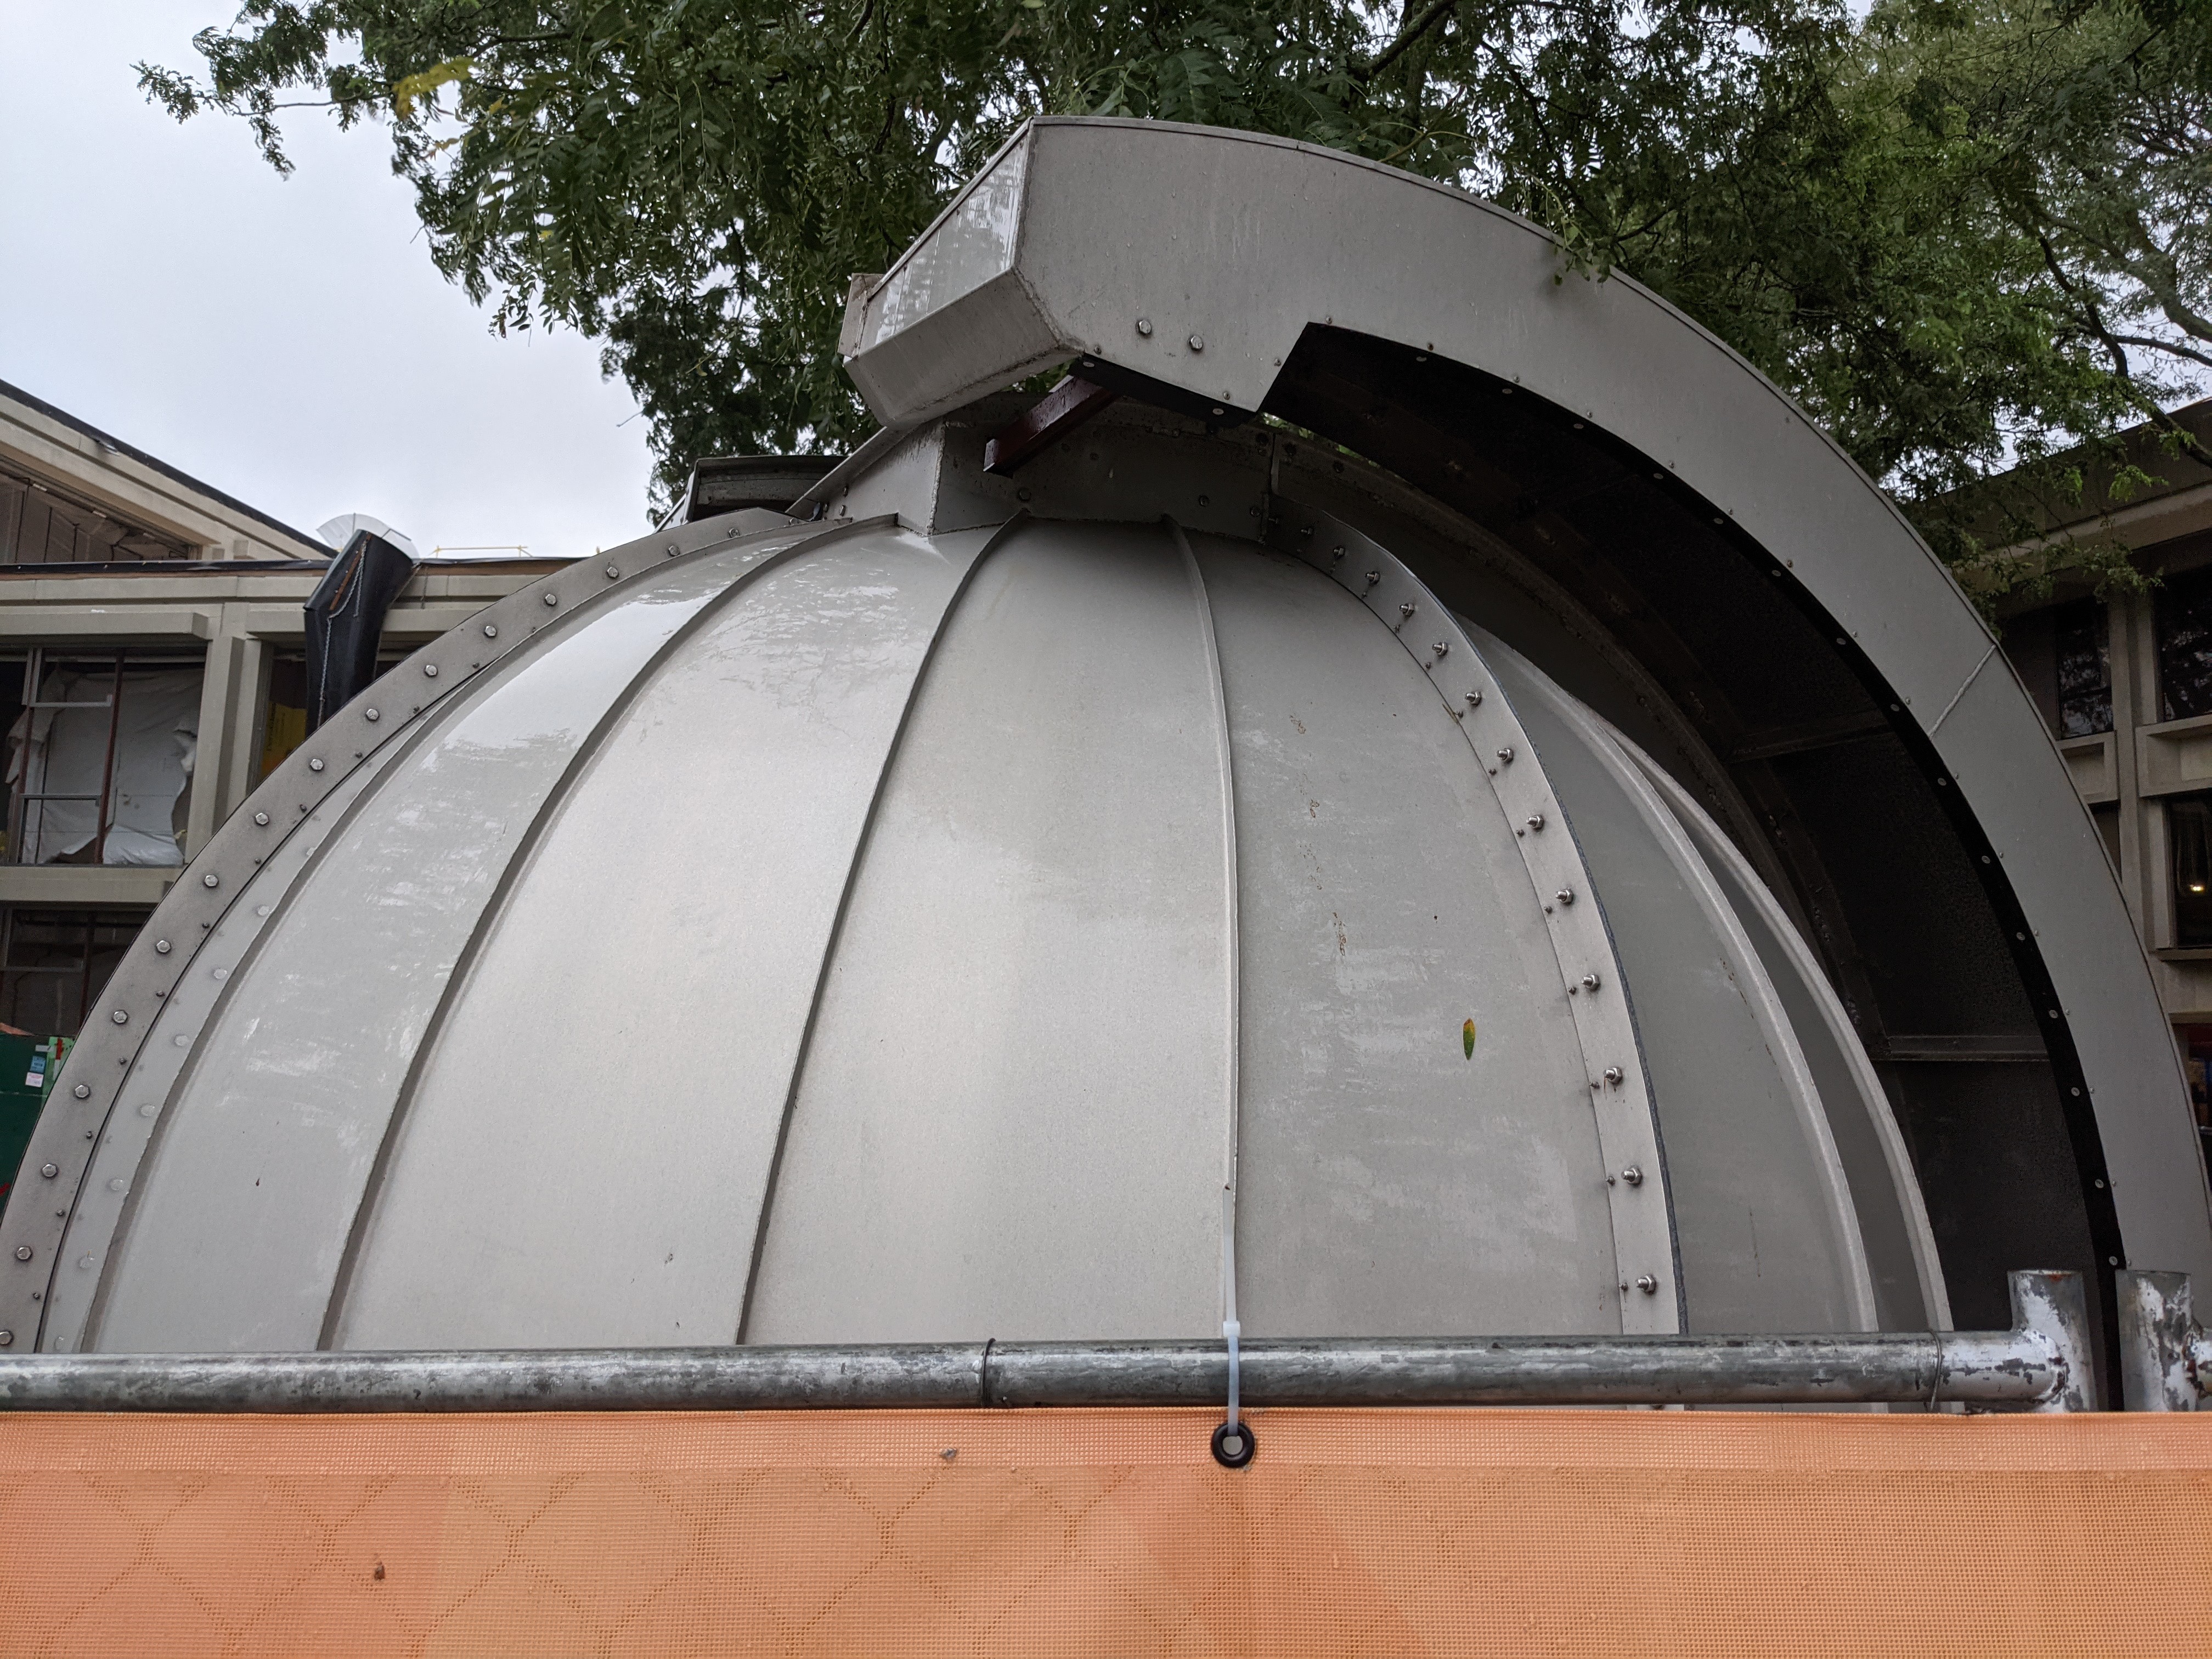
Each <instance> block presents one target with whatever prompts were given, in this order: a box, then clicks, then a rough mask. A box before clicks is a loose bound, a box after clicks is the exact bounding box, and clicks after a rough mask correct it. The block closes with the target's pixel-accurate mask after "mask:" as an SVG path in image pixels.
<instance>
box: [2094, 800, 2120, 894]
mask: <svg viewBox="0 0 2212 1659" xmlns="http://www.w3.org/2000/svg"><path fill="white" fill-rule="evenodd" d="M2089 821H2090V822H2091V823H2094V824H2095V825H2096V826H2097V834H2098V835H2099V836H2100V837H2101V838H2102V839H2103V841H2104V843H2105V856H2106V858H2108V859H2110V860H2112V874H2113V876H2114V877H2115V878H2118V875H2119V873H2120V808H2119V803H2118V802H2117V801H2100V803H2098V804H2097V805H2094V806H2093V807H2091V808H2090V809H2089Z"/></svg>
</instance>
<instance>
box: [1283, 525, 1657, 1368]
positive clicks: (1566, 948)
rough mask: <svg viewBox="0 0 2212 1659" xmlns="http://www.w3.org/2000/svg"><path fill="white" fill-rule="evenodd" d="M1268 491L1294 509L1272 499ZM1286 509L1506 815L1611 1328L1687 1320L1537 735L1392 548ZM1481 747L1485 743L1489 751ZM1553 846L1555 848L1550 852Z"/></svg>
mask: <svg viewBox="0 0 2212 1659" xmlns="http://www.w3.org/2000/svg"><path fill="white" fill-rule="evenodd" d="M1276 500H1277V501H1278V502H1280V503H1281V504H1282V505H1283V506H1285V507H1291V504H1290V503H1288V502H1284V501H1282V498H1281V497H1279V496H1278V497H1276ZM1291 512H1292V513H1295V514H1297V515H1298V516H1300V517H1301V520H1302V522H1301V525H1300V526H1299V528H1298V529H1297V531H1291V530H1289V529H1288V528H1287V526H1285V527H1284V528H1283V529H1282V531H1281V532H1280V533H1279V542H1280V544H1283V545H1285V546H1286V547H1287V548H1288V550H1290V552H1291V556H1293V557H1295V558H1297V559H1298V560H1300V561H1301V562H1304V563H1305V564H1307V565H1310V566H1311V567H1312V568H1314V569H1316V570H1318V571H1320V572H1321V573H1322V574H1323V575H1325V576H1327V577H1328V578H1329V579H1330V580H1332V581H1334V583H1335V584H1336V585H1337V586H1340V587H1341V588H1343V589H1344V590H1345V591H1346V592H1348V593H1350V594H1351V595H1352V597H1353V598H1354V599H1358V601H1359V602H1360V604H1361V605H1364V606H1365V607H1366V609H1367V610H1368V611H1369V612H1370V614H1371V615H1373V616H1374V617H1375V618H1376V620H1377V621H1378V622H1380V623H1383V625H1384V626H1385V627H1387V628H1389V629H1390V631H1391V632H1392V633H1393V634H1395V635H1397V637H1398V642H1399V644H1400V645H1401V646H1402V647H1404V648H1405V650H1406V652H1407V654H1408V655H1409V656H1411V657H1412V658H1413V659H1414V661H1415V662H1416V663H1418V664H1419V666H1420V668H1421V671H1422V672H1423V673H1424V674H1425V676H1426V677H1427V678H1428V681H1429V684H1430V685H1431V687H1432V688H1433V689H1434V690H1435V691H1436V694H1437V697H1438V698H1439V699H1440V700H1441V701H1442V702H1443V705H1444V708H1445V711H1446V712H1447V713H1448V714H1450V715H1451V717H1452V719H1453V720H1455V721H1456V722H1457V723H1458V726H1459V728H1460V734H1461V735H1462V737H1463V738H1466V740H1467V744H1468V748H1469V749H1470V750H1472V751H1473V752H1474V759H1475V763H1476V764H1477V765H1479V766H1480V768H1481V769H1482V771H1483V775H1484V776H1485V777H1486V779H1487V780H1488V781H1489V783H1490V786H1491V789H1492V793H1493V794H1494V795H1495V797H1496V799H1497V801H1498V807H1499V809H1500V810H1501V811H1503V812H1504V815H1505V820H1506V822H1507V823H1509V824H1510V825H1512V826H1513V830H1514V845H1515V847H1516V848H1517V849H1518V851H1519V852H1520V854H1521V863H1522V870H1523V871H1524V872H1526V874H1527V875H1528V881H1529V884H1530V886H1531V887H1532V888H1533V889H1534V893H1535V897H1536V902H1537V903H1538V905H1539V906H1540V907H1541V909H1542V911H1543V915H1544V920H1545V923H1546V929H1545V931H1546V933H1547V936H1548V938H1549V939H1550V940H1551V942H1552V949H1553V955H1554V957H1555V959H1556V963H1557V965H1558V968H1559V982H1560V987H1561V993H1562V994H1564V995H1565V997H1566V998H1567V999H1568V1003H1569V1010H1570V1012H1569V1018H1570V1019H1571V1022H1572V1024H1573V1028H1574V1033H1575V1040H1576V1042H1577V1046H1578V1048H1579V1049H1580V1051H1581V1054H1582V1059H1583V1073H1584V1076H1585V1078H1586V1079H1587V1080H1588V1083H1589V1091H1588V1092H1589V1101H1590V1108H1591V1115H1592V1117H1593V1119H1594V1120H1595V1127H1596V1133H1597V1143H1598V1155H1599V1157H1600V1158H1602V1159H1603V1160H1604V1164H1605V1177H1606V1209H1607V1216H1608V1218H1609V1219H1610V1221H1611V1225H1612V1232H1613V1265H1614V1267H1615V1269H1616V1273H1615V1278H1616V1280H1617V1282H1618V1284H1619V1286H1620V1289H1619V1291H1618V1295H1619V1297H1620V1304H1619V1306H1620V1326H1621V1329H1622V1331H1623V1332H1624V1333H1625V1334H1651V1333H1660V1332H1680V1331H1682V1330H1686V1328H1688V1325H1687V1321H1688V1303H1687V1299H1686V1296H1685V1295H1684V1292H1683V1286H1682V1275H1681V1258H1680V1249H1679V1248H1678V1246H1677V1243H1676V1241H1675V1237H1674V1199H1673V1195H1672V1194H1670V1193H1669V1192H1668V1183H1667V1176H1666V1167H1667V1166H1666V1157H1665V1151H1664V1148H1663V1146H1662V1144H1661V1140H1660V1133H1659V1115H1658V1111H1657V1109H1656V1105H1655V1104H1654V1103H1653V1100H1652V1097H1651V1085H1650V1072H1649V1069H1648V1068H1647V1066H1645V1064H1644V1046H1643V1042H1642V1039H1641V1038H1640V1037H1639V1036H1638V1034H1637V1030H1636V1023H1635V1015H1634V1011H1633V1010H1632V1008H1631V1006H1630V1005H1629V1001H1628V986H1627V981H1626V976H1625V975H1623V974H1622V972H1621V969H1620V956H1619V953H1618V952H1617V951H1615V950H1614V948H1613V932H1612V928H1611V927H1610V925H1609V924H1608V923H1607V921H1606V919H1605V914H1604V907H1603V904H1602V903H1601V901H1600V900H1599V897H1598V894H1597V887H1596V884H1595V882H1593V881H1592V880H1591V879H1590V875H1589V866H1588V864H1587V862H1586V861H1585V860H1584V859H1583V853H1582V848H1581V844H1580V843H1579V842H1577V839H1576V838H1575V836H1574V831H1573V826H1572V824H1571V823H1569V822H1568V819H1567V814H1566V811H1565V808H1564V807H1563V806H1562V805H1560V802H1559V795H1558V793H1557V792H1556V791H1555V790H1553V788H1552V787H1551V781H1550V779H1549V778H1548V777H1547V776H1546V775H1545V774H1544V769H1543V764H1542V763H1541V760H1540V759H1539V758H1538V757H1537V754H1536V748H1535V745H1534V744H1533V743H1531V742H1530V741H1529V738H1528V733H1527V732H1525V731H1524V730H1522V726H1521V722H1520V720H1519V718H1518V717H1517V716H1516V714H1514V712H1513V707H1512V703H1511V702H1510V699H1508V698H1507V696H1505V693H1504V689H1503V688H1502V687H1501V686H1500V685H1499V684H1498V677H1497V676H1496V675H1495V674H1493V673H1492V672H1490V671H1489V665H1487V664H1486V663H1485V662H1484V661H1483V659H1482V656H1481V653H1480V652H1478V651H1477V650H1476V649H1475V647H1474V641H1473V640H1472V639H1471V638H1469V637H1468V634H1467V631H1466V630H1465V629H1462V627H1461V626H1460V625H1459V622H1458V620H1457V618H1456V617H1454V616H1453V615H1452V613H1451V611H1450V609H1449V607H1448V606H1447V605H1444V604H1443V601H1442V600H1440V599H1437V597H1436V595H1435V594H1433V593H1431V592H1430V591H1429V589H1428V587H1427V586H1425V584H1424V583H1423V582H1422V581H1421V580H1420V579H1419V577H1418V576H1416V575H1414V574H1413V571H1412V570H1411V569H1409V568H1407V566H1406V564H1405V563H1404V562H1402V561H1401V560H1400V559H1399V558H1398V557H1397V556H1396V555H1395V554H1393V553H1392V552H1390V551H1389V550H1388V549H1387V548H1385V547H1383V545H1382V544H1380V543H1378V542H1376V541H1375V540H1374V539H1372V538H1370V537H1368V536H1366V535H1364V534H1363V533H1361V532H1358V531H1357V530H1354V529H1353V528H1352V526H1349V525H1347V524H1345V523H1344V522H1342V521H1341V520H1338V519H1336V518H1334V517H1333V516H1332V515H1330V514H1328V513H1324V512H1322V511H1320V510H1319V509H1316V508H1313V507H1291ZM1462 665H1468V666H1466V667H1463V666H1462ZM1469 667H1471V668H1473V669H1475V670H1479V671H1472V672H1471V671H1468V669H1469ZM1448 686H1449V687H1452V688H1455V690H1452V689H1447V687H1448ZM1478 727H1479V728H1480V736H1478V734H1477V730H1478ZM1485 744H1492V745H1495V747H1494V748H1493V749H1492V752H1490V753H1488V754H1486V753H1485V752H1484V747H1483V745H1485ZM1532 777H1533V780H1534V781H1533V785H1532V783H1531V779H1532ZM1553 826H1556V827H1553ZM1557 848H1564V849H1565V856H1564V857H1563V856H1562V855H1561V854H1560V853H1559V851H1556V850H1554V849H1557ZM1555 887H1559V888H1564V889H1565V890H1569V891H1571V892H1572V893H1573V894H1574V895H1575V896H1576V898H1579V899H1583V900H1584V901H1586V902H1579V903H1578V902H1575V900H1574V899H1564V900H1563V899H1562V898H1561V897H1560V896H1559V895H1558V894H1557V893H1553V891H1552V890H1553V889H1554V888H1555ZM1630 1169H1635V1170H1638V1171H1639V1172H1641V1173H1640V1174H1639V1176H1638V1179H1637V1180H1635V1181H1629V1180H1627V1179H1625V1178H1624V1173H1623V1172H1624V1171H1626V1170H1630ZM1647 1279H1648V1280H1649V1281H1650V1289H1649V1290H1648V1291H1646V1290H1645V1289H1644V1281H1646V1280H1647Z"/></svg>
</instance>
